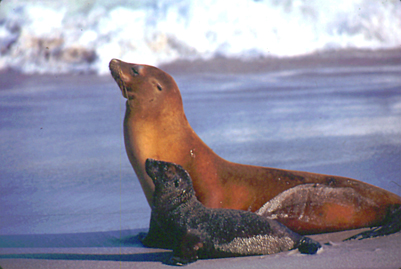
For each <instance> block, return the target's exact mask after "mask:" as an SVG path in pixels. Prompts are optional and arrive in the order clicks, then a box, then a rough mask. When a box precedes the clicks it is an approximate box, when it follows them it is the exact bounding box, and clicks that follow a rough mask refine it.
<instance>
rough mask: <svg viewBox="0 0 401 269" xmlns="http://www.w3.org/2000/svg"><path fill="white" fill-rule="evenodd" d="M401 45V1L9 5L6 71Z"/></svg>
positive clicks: (21, 0)
mask: <svg viewBox="0 0 401 269" xmlns="http://www.w3.org/2000/svg"><path fill="white" fill-rule="evenodd" d="M400 44H401V8H400V4H399V1H397V0H388V1H377V0H339V1H331V2H330V1H329V2H327V1H326V2H322V1H316V0H312V1H307V0H284V1H277V0H259V1H257V0H233V1H230V2H229V4H228V2H227V1H224V0H191V1H185V0H131V1H105V0H88V1H80V0H70V1H67V0H60V1H38V0H5V1H2V2H1V3H0V55H1V57H0V69H6V68H11V69H15V70H18V71H22V72H24V73H69V72H74V73H77V72H78V73H81V72H84V73H87V72H95V73H99V74H105V73H107V72H108V62H109V60H110V59H111V58H120V59H123V60H125V61H129V62H137V63H146V64H150V65H159V64H162V63H168V62H172V61H176V60H180V59H211V58H215V57H228V58H240V59H245V60H252V59H255V58H260V57H286V56H296V55H304V54H310V53H315V52H321V51H326V50H338V49H350V48H352V49H355V48H356V49H373V50H374V49H387V48H396V47H399V46H400Z"/></svg>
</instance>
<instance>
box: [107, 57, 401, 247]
mask: <svg viewBox="0 0 401 269" xmlns="http://www.w3.org/2000/svg"><path fill="white" fill-rule="evenodd" d="M109 67H110V71H111V74H112V76H113V78H114V79H115V81H116V82H117V84H118V85H119V87H120V89H121V92H122V95H123V96H124V97H125V98H127V103H126V113H125V119H124V139H125V148H126V151H127V155H128V158H129V160H130V162H131V165H132V167H133V168H134V170H135V172H136V175H137V176H138V179H139V182H140V183H141V186H142V189H143V191H144V193H145V195H146V198H147V200H148V202H149V204H150V205H151V204H152V195H153V191H154V184H153V182H152V180H151V179H150V177H149V176H148V175H147V174H146V171H145V160H146V159H147V158H153V159H161V160H165V161H169V162H173V163H177V164H179V165H181V166H182V167H183V168H184V169H185V170H187V171H188V173H189V174H190V175H191V178H192V182H193V186H194V189H195V192H196V196H197V198H198V200H199V201H200V202H201V203H202V204H203V205H205V206H207V207H211V208H232V209H241V210H249V211H253V212H255V211H258V210H259V211H258V214H261V215H264V216H267V217H270V218H272V217H273V218H275V219H277V220H278V221H280V222H281V223H282V224H284V225H285V226H287V227H288V228H290V229H291V230H293V231H295V232H297V233H300V234H313V233H322V232H333V231H341V230H349V229H355V228H362V227H371V226H381V228H382V229H381V232H380V233H377V231H371V232H369V234H365V235H364V236H367V237H369V236H377V235H380V234H389V233H392V232H394V231H396V230H399V229H401V227H400V225H399V223H400V222H401V218H400V214H399V213H397V212H400V205H401V197H399V196H397V195H395V194H393V193H391V192H389V191H386V190H383V189H381V188H378V187H375V186H372V185H370V184H367V183H363V182H361V181H358V180H354V179H350V178H345V177H339V176H329V175H322V174H315V173H308V172H300V171H291V170H284V169H275V168H267V167H259V166H252V165H243V164H237V163H232V162H229V161H226V160H224V159H222V158H221V157H219V156H218V155H217V154H215V153H214V152H213V151H212V150H211V149H210V148H209V147H208V146H207V145H206V144H205V143H204V142H203V141H202V140H201V139H200V138H199V137H198V136H197V134H196V133H195V132H194V130H193V129H192V128H191V126H190V125H189V123H188V121H187V119H186V117H185V113H184V109H183V104H182V99H181V94H180V91H179V89H178V87H177V84H176V83H175V81H174V79H173V78H172V77H171V76H170V75H169V74H167V73H165V72H163V71H162V70H160V69H158V68H156V67H153V66H147V65H138V64H130V63H125V62H122V61H120V60H117V59H113V60H111V61H110V65H109ZM261 208H262V209H261ZM397 225H398V226H397ZM394 227H396V229H394ZM153 231H157V229H156V228H154V229H150V232H149V236H151V235H152V232H153ZM157 237H158V236H155V237H154V238H157ZM147 238H149V239H150V238H151V237H147ZM151 242H152V240H145V241H144V243H145V244H150V243H151Z"/></svg>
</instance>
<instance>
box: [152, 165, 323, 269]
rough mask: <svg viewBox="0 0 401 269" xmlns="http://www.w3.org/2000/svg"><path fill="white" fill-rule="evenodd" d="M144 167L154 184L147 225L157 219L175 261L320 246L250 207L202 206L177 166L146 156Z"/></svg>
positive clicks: (308, 250)
mask: <svg viewBox="0 0 401 269" xmlns="http://www.w3.org/2000/svg"><path fill="white" fill-rule="evenodd" d="M146 172H147V174H148V175H149V176H150V178H152V180H153V182H154V184H155V192H154V195H153V201H152V217H151V223H150V225H151V226H152V225H155V223H156V226H157V227H159V228H160V229H162V230H163V234H164V235H166V236H167V238H165V239H167V240H169V241H170V242H171V243H172V249H173V255H174V258H173V261H174V262H175V263H176V264H185V263H188V262H193V261H196V260H197V259H198V258H220V257H234V256H248V255H267V254H273V253H277V252H281V251H286V250H290V249H294V248H298V249H299V251H300V252H301V253H305V254H315V253H316V252H317V250H318V249H319V248H320V247H321V245H320V244H319V243H318V242H316V241H314V240H312V239H310V238H307V237H304V236H301V235H299V234H297V233H294V232H293V231H291V230H290V229H288V228H287V227H285V226H284V225H282V224H281V223H279V222H278V221H275V220H272V219H268V218H264V217H261V216H259V215H257V214H255V213H253V212H249V211H242V210H234V209H222V208H218V209H213V208H207V207H205V206H204V205H202V204H201V203H200V202H199V201H198V199H197V198H196V196H195V192H194V189H193V187H192V181H191V177H190V176H189V174H188V173H187V172H186V171H185V170H184V169H183V168H182V167H181V166H180V165H176V164H173V163H169V162H163V161H156V160H152V159H147V160H146Z"/></svg>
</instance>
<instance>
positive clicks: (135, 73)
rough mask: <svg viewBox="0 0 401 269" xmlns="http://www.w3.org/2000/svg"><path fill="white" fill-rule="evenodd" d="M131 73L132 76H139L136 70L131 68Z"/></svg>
mask: <svg viewBox="0 0 401 269" xmlns="http://www.w3.org/2000/svg"><path fill="white" fill-rule="evenodd" d="M131 70H132V72H133V73H134V76H137V75H139V72H138V70H136V69H135V68H134V67H132V68H131Z"/></svg>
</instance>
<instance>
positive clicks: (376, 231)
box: [344, 206, 401, 241]
mask: <svg viewBox="0 0 401 269" xmlns="http://www.w3.org/2000/svg"><path fill="white" fill-rule="evenodd" d="M399 231H401V206H399V207H398V208H396V209H394V210H392V211H391V213H390V214H389V217H387V221H385V223H384V224H383V225H382V226H379V227H376V228H373V229H371V230H369V231H365V232H362V233H359V234H356V235H354V236H351V237H350V238H347V239H345V240H344V241H348V240H353V239H358V240H362V239H365V238H373V237H378V236H383V235H389V234H393V233H396V232H399Z"/></svg>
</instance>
